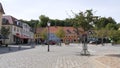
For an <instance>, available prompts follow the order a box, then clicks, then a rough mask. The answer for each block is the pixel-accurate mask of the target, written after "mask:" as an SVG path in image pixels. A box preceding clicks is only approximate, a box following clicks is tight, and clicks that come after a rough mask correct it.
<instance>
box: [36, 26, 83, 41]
mask: <svg viewBox="0 0 120 68" xmlns="http://www.w3.org/2000/svg"><path fill="white" fill-rule="evenodd" d="M61 28H62V29H63V31H64V32H63V33H62V34H64V37H63V38H59V37H57V36H56V33H57V32H58V30H59V29H61ZM42 30H46V31H45V33H46V36H48V27H44V28H37V31H36V32H37V33H36V34H35V38H36V39H40V38H42V36H41V33H42ZM78 30H79V31H78V32H79V35H77V31H76V29H75V28H74V27H60V26H50V27H49V32H50V33H49V39H50V40H53V41H56V40H57V41H61V42H63V43H66V42H69V43H76V42H79V37H80V36H82V32H84V30H83V29H82V28H79V29H78ZM46 40H47V38H46ZM38 41H39V40H38Z"/></svg>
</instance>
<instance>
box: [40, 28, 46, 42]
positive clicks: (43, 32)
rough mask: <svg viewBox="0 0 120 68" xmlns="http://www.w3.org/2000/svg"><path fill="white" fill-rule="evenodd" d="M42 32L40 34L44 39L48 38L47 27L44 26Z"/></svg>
mask: <svg viewBox="0 0 120 68" xmlns="http://www.w3.org/2000/svg"><path fill="white" fill-rule="evenodd" d="M40 34H41V35H40V36H41V38H42V39H44V40H46V39H47V29H46V28H44V29H43V30H42V32H41V33H40Z"/></svg>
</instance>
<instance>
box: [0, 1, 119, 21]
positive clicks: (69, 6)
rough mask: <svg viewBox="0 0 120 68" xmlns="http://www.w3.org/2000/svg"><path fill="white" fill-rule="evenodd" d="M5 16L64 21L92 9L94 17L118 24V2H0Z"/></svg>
mask: <svg viewBox="0 0 120 68" xmlns="http://www.w3.org/2000/svg"><path fill="white" fill-rule="evenodd" d="M0 2H1V3H2V6H3V9H4V11H5V15H11V16H13V17H15V18H17V19H23V20H31V19H34V20H38V19H39V16H40V15H45V16H48V17H49V18H50V19H60V20H63V19H66V18H70V17H74V14H73V13H72V12H71V10H72V11H73V12H74V13H79V12H81V11H83V12H84V11H85V10H88V9H92V10H93V13H94V15H97V16H101V17H112V18H113V19H115V21H116V22H117V23H120V7H119V6H120V0H0Z"/></svg>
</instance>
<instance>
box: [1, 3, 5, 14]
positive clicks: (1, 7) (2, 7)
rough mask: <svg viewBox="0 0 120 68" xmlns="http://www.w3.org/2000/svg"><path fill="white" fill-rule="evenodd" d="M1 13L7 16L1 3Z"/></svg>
mask: <svg viewBox="0 0 120 68" xmlns="http://www.w3.org/2000/svg"><path fill="white" fill-rule="evenodd" d="M0 12H2V13H3V14H5V12H4V10H3V7H2V4H1V3H0Z"/></svg>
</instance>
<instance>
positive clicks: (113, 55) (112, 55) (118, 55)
mask: <svg viewBox="0 0 120 68" xmlns="http://www.w3.org/2000/svg"><path fill="white" fill-rule="evenodd" d="M106 56H111V57H118V58H120V54H109V55H106Z"/></svg>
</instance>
